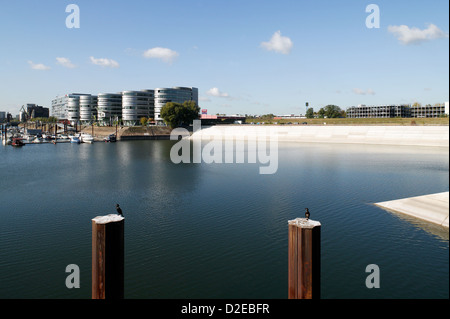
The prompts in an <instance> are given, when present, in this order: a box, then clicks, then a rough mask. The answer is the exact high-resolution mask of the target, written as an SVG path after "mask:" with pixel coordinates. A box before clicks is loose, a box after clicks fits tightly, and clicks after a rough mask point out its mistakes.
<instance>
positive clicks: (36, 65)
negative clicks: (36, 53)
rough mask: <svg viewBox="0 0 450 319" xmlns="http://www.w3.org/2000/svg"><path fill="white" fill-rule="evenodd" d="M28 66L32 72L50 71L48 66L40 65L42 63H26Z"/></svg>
mask: <svg viewBox="0 0 450 319" xmlns="http://www.w3.org/2000/svg"><path fill="white" fill-rule="evenodd" d="M28 64H29V65H30V67H31V68H32V69H33V70H40V71H45V70H50V69H51V68H50V67H49V66H47V65H44V64H42V63H38V64H36V63H33V61H28Z"/></svg>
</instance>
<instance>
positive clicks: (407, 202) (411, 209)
mask: <svg viewBox="0 0 450 319" xmlns="http://www.w3.org/2000/svg"><path fill="white" fill-rule="evenodd" d="M375 205H377V206H379V207H381V208H384V209H387V210H390V211H394V212H399V213H402V214H406V215H409V216H413V217H416V218H420V219H423V220H426V221H429V222H432V223H435V224H438V225H441V226H444V227H448V215H449V192H443V193H437V194H431V195H425V196H416V197H410V198H403V199H397V200H391V201H386V202H380V203H376V204H375Z"/></svg>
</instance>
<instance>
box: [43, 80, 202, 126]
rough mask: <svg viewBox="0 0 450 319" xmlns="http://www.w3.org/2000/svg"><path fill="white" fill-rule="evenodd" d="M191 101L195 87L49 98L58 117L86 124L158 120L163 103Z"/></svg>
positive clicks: (195, 90) (54, 114)
mask: <svg viewBox="0 0 450 319" xmlns="http://www.w3.org/2000/svg"><path fill="white" fill-rule="evenodd" d="M185 101H194V102H195V104H196V105H198V89H197V88H194V87H173V88H157V89H155V90H152V89H149V90H140V91H123V92H118V93H99V94H98V95H97V96H95V95H91V94H84V93H70V94H65V95H62V96H57V97H56V98H55V99H53V100H52V115H53V116H55V117H56V118H58V119H59V120H69V121H70V122H71V124H75V123H76V122H78V121H81V122H82V123H85V124H86V123H90V122H91V121H92V120H93V119H97V120H98V122H99V123H100V125H112V124H113V123H114V122H115V121H122V123H123V124H124V125H136V124H138V123H139V120H140V119H141V118H142V117H146V118H153V119H154V120H155V122H159V123H161V122H162V118H161V116H160V112H161V108H162V107H163V106H164V105H165V104H166V103H167V102H177V103H183V102H185Z"/></svg>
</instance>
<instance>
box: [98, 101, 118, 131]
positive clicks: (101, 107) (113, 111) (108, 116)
mask: <svg viewBox="0 0 450 319" xmlns="http://www.w3.org/2000/svg"><path fill="white" fill-rule="evenodd" d="M97 110H98V113H97V120H98V122H99V124H100V125H113V123H114V122H115V121H118V120H120V119H121V118H122V93H100V94H98V96H97Z"/></svg>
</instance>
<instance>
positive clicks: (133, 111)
mask: <svg viewBox="0 0 450 319" xmlns="http://www.w3.org/2000/svg"><path fill="white" fill-rule="evenodd" d="M154 108H155V103H154V90H142V91H124V92H122V121H123V123H124V125H136V124H138V122H139V120H140V119H141V118H142V117H146V118H153V117H154Z"/></svg>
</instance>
